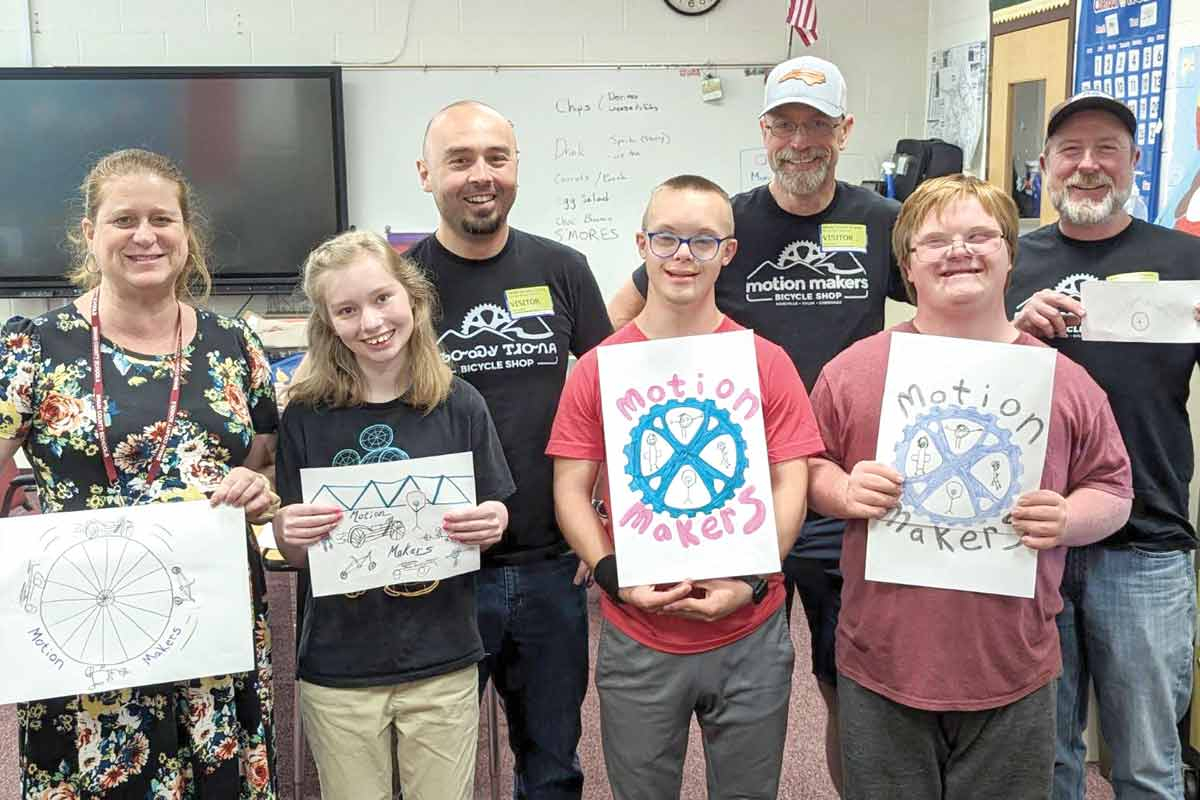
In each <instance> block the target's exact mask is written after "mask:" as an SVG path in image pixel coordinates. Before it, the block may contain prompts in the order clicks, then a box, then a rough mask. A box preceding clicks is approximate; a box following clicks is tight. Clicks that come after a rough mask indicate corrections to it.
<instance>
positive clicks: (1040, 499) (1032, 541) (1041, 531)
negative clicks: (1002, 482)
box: [1012, 489, 1067, 550]
mask: <svg viewBox="0 0 1200 800" xmlns="http://www.w3.org/2000/svg"><path fill="white" fill-rule="evenodd" d="M1012 526H1013V529H1014V530H1015V531H1017V533H1019V534H1021V544H1023V545H1025V546H1026V547H1028V548H1030V549H1032V550H1049V549H1050V548H1052V547H1058V546H1059V545H1061V544H1063V535H1064V534H1065V533H1066V531H1067V499H1066V498H1065V497H1063V496H1062V495H1061V494H1059V493H1058V492H1052V491H1050V490H1049V489H1038V490H1037V491H1034V492H1026V493H1025V494H1023V495H1021V496H1020V497H1018V498H1017V504H1016V505H1015V506H1013V510H1012Z"/></svg>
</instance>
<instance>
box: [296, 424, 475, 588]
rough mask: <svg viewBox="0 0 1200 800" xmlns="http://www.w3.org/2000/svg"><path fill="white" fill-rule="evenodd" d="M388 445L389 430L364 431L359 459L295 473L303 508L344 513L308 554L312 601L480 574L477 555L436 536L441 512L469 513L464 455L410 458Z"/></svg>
mask: <svg viewBox="0 0 1200 800" xmlns="http://www.w3.org/2000/svg"><path fill="white" fill-rule="evenodd" d="M393 444H394V443H393V442H392V429H391V428H390V427H389V426H387V425H371V426H369V427H367V428H365V429H364V430H363V431H362V433H361V434H360V435H359V445H360V446H361V447H362V449H363V453H365V455H364V454H363V453H359V452H358V451H356V450H350V449H347V450H343V451H341V452H340V453H338V454H337V455H336V456H335V457H334V459H333V463H334V466H332V467H320V468H314V469H302V470H300V485H301V490H302V491H303V493H304V498H305V499H304V502H306V503H313V504H316V505H322V506H333V507H335V508H340V509H341V510H342V512H343V517H342V521H341V523H340V524H339V525H338V526H337V527H336V528H334V529H333V532H332V533H330V534H329V536H328V537H327V538H325V539H323V540H322V541H321V542H319V543H318V544H315V545H313V546H312V547H310V548H309V549H308V569H309V575H310V576H311V578H312V587H313V595H314V596H315V597H323V596H325V595H331V594H345V593H350V592H362V591H366V590H367V589H378V588H380V587H382V586H390V585H392V584H397V583H429V582H431V581H437V580H441V579H443V578H449V577H452V576H454V575H461V574H463V573H465V572H474V571H475V570H477V569H479V548H478V547H477V546H473V545H464V544H460V543H459V542H456V541H454V540H452V539H451V538H450V537H449V536H447V535H446V533H445V532H444V531H443V530H442V517H443V515H444V514H445V513H446V512H448V511H460V510H463V509H466V508H471V507H472V506H474V505H475V462H474V460H473V458H472V456H471V454H470V453H450V454H447V455H440V456H427V457H425V458H409V457H408V454H407V453H405V452H404V451H403V450H401V449H399V448H396V447H394V446H393ZM393 451H394V452H393Z"/></svg>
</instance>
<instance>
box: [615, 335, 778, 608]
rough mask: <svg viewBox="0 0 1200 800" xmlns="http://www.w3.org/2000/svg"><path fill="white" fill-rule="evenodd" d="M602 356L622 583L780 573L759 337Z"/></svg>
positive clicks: (651, 345) (708, 338)
mask: <svg viewBox="0 0 1200 800" xmlns="http://www.w3.org/2000/svg"><path fill="white" fill-rule="evenodd" d="M597 355H598V359H599V367H600V400H601V402H602V403H603V416H604V449H605V453H606V456H607V459H606V462H607V465H608V483H609V490H610V493H611V495H610V499H611V501H612V508H611V509H610V514H611V516H612V526H613V538H614V541H615V545H616V552H617V574H618V577H619V580H620V584H621V586H640V585H644V584H652V583H669V582H672V581H681V580H703V579H705V578H725V577H730V576H733V575H759V574H766V573H771V572H778V571H779V546H778V544H777V540H776V534H775V510H774V506H773V504H772V502H771V474H770V467H769V464H768V462H767V447H766V436H765V434H764V429H763V410H762V398H761V397H760V396H759V384H758V363H757V360H756V359H755V352H754V334H753V333H752V332H751V331H731V332H729V333H713V334H708V335H705V336H688V337H683V338H675V339H654V340H651V341H647V342H632V343H629V344H619V345H612V346H609V347H602V348H600V349H599V351H598V353H597Z"/></svg>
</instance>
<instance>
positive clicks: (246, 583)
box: [0, 500, 254, 703]
mask: <svg viewBox="0 0 1200 800" xmlns="http://www.w3.org/2000/svg"><path fill="white" fill-rule="evenodd" d="M0 550H2V551H3V553H4V558H3V559H0V652H2V653H4V659H3V662H2V665H0V703H13V702H17V701H26V700H40V699H43V698H47V697H62V696H65V695H76V694H94V693H97V692H108V691H113V690H115V689H125V688H128V687H130V686H146V685H148V684H153V683H168V682H171V681H183V680H190V679H192V678H203V677H207V676H210V675H228V674H230V673H235V672H245V671H246V670H249V669H253V668H254V614H253V613H252V610H251V607H250V576H249V566H248V564H247V560H246V515H245V513H244V512H243V511H242V509H240V508H233V507H232V506H224V505H223V506H217V507H216V508H213V507H212V506H210V505H209V504H208V501H207V500H196V501H191V502H186V503H149V504H147V505H139V506H131V507H128V508H109V509H103V510H100V511H71V512H64V513H61V514H36V515H30V516H24V517H12V518H9V519H5V520H3V521H0Z"/></svg>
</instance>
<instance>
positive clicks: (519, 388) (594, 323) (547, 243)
mask: <svg viewBox="0 0 1200 800" xmlns="http://www.w3.org/2000/svg"><path fill="white" fill-rule="evenodd" d="M408 255H409V256H411V257H412V258H413V259H415V260H416V261H417V262H418V263H419V264H421V265H422V266H423V267H424V268H425V269H426V270H427V271H428V272H429V275H430V277H431V278H432V279H433V282H434V285H435V286H436V287H437V291H438V295H439V296H440V298H441V303H442V318H441V319H440V320H438V321H437V323H436V324H437V328H438V336H439V339H438V341H439V343H440V344H441V347H442V351H443V353H444V354H445V356H446V358H447V360H448V361H449V363H450V365H451V366H452V367H453V368H454V371H455V372H456V373H457V374H458V375H459V376H460V377H462V378H463V379H464V380H466V381H469V382H470V383H471V384H472V385H473V386H474V387H475V388H476V389H478V390H479V392H480V393H481V394H482V395H483V397H484V399H485V400H487V404H488V409H489V410H490V411H491V412H492V419H493V420H495V423H496V430H497V432H498V433H499V434H500V441H501V443H503V445H504V455H505V456H506V457H507V459H508V466H509V469H511V470H512V474H513V480H514V481H516V485H517V493H516V494H514V495H513V496H512V498H510V500H509V502H508V513H509V521H508V531H507V532H506V533H505V535H504V539H503V540H502V541H501V542H500V544H498V545H496V546H494V547H492V548H491V549H489V550H488V551H487V552H486V553H485V554H484V564H485V566H498V565H504V564H519V563H523V562H526V561H531V560H536V559H542V558H549V557H553V556H557V555H559V554H561V553H563V552H566V550H567V549H568V548H567V544H566V542H565V541H564V540H563V537H562V532H561V531H559V529H558V523H557V521H556V520H555V518H554V463H553V460H552V459H550V458H549V457H548V456H547V455H546V454H545V450H546V442H547V440H549V438H550V425H551V423H552V422H553V421H554V413H555V412H556V411H557V410H558V397H559V395H560V394H561V393H562V387H563V382H564V381H565V380H566V375H567V360H568V356H569V354H571V353H574V354H575V355H576V356H581V355H583V354H584V353H586V352H587V351H588V350H590V349H592V348H593V347H595V346H596V345H597V344H599V343H600V342H601V341H602V340H603V339H604V338H605V337H606V336H608V335H609V334H610V333H612V327H611V326H610V324H609V321H608V312H607V310H606V309H605V307H604V300H603V299H602V298H601V296H600V289H599V287H598V286H597V285H596V279H595V277H594V276H593V275H592V272H591V270H590V269H589V268H588V263H587V258H585V257H584V255H583V254H582V253H580V252H578V251H576V250H572V249H571V248H569V247H566V246H564V245H561V244H558V243H557V242H553V241H551V240H549V239H543V238H541V237H540V236H533V235H531V234H528V233H523V232H521V231H518V230H515V229H512V230H510V232H509V236H508V242H507V243H506V244H505V245H504V249H503V250H501V251H500V252H499V253H498V254H497V255H495V256H493V257H492V258H488V259H483V260H473V259H466V258H460V257H459V256H456V255H455V254H454V253H451V252H450V251H449V250H447V249H446V248H445V247H443V246H442V244H441V243H440V242H438V240H437V239H436V238H435V237H433V236H430V237H428V238H426V239H424V240H422V241H420V242H418V243H417V244H416V245H415V246H414V247H413V248H412V250H410V251H409V252H408Z"/></svg>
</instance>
